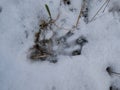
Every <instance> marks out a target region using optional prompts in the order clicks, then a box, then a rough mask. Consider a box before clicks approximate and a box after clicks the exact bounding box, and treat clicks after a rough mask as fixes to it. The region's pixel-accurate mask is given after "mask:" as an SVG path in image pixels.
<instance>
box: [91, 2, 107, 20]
mask: <svg viewBox="0 0 120 90" xmlns="http://www.w3.org/2000/svg"><path fill="white" fill-rule="evenodd" d="M108 1H109V0H106V1H105V2H104V3H103V5H102V6H101V7H100V9H99V10H98V11H97V12H96V14H95V15H94V16H93V17H92V19H91V20H90V22H91V21H93V20H94V18H95V17H96V16H97V14H98V13H99V12H100V10H101V9H102V8H103V7H104V6H105V4H106V3H107V2H108Z"/></svg>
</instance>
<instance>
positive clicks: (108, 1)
mask: <svg viewBox="0 0 120 90" xmlns="http://www.w3.org/2000/svg"><path fill="white" fill-rule="evenodd" d="M109 2H110V0H108V2H107V4H106V6H105V8H104V9H103V12H104V11H105V9H106V8H107V6H108V4H109Z"/></svg>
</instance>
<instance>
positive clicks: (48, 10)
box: [45, 4, 52, 19]
mask: <svg viewBox="0 0 120 90" xmlns="http://www.w3.org/2000/svg"><path fill="white" fill-rule="evenodd" d="M45 8H46V10H47V12H48V14H49V17H50V19H52V16H51V13H50V9H49V7H48V5H47V4H45Z"/></svg>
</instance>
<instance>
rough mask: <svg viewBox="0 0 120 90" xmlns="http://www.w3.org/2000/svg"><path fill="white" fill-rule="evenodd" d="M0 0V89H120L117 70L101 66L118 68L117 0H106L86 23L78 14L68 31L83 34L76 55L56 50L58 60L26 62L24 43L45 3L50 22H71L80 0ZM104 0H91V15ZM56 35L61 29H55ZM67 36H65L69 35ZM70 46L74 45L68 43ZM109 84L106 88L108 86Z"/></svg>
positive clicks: (119, 17) (29, 38)
mask: <svg viewBox="0 0 120 90" xmlns="http://www.w3.org/2000/svg"><path fill="white" fill-rule="evenodd" d="M61 1H62V0H0V90H120V78H119V75H118V74H113V75H109V74H108V72H107V71H106V68H107V67H111V68H112V69H113V70H114V72H117V73H119V72H120V1H119V0H113V1H112V0H110V2H109V4H108V6H107V8H106V9H105V11H104V12H102V10H103V9H102V10H101V12H99V13H98V15H97V16H96V17H95V19H94V20H93V21H91V22H89V23H88V24H86V23H85V22H84V20H83V18H81V19H80V21H79V25H78V29H76V30H75V31H74V35H73V36H72V37H70V39H69V40H70V41H74V40H75V39H76V38H77V37H79V36H84V37H86V39H87V40H88V43H87V44H86V45H85V46H84V47H83V49H82V54H81V55H78V56H69V55H58V62H57V63H55V64H53V63H49V62H47V61H45V62H40V61H36V62H30V60H29V58H28V57H27V56H28V52H29V49H30V48H31V47H32V46H33V44H34V34H35V32H37V31H38V30H39V23H40V19H42V18H45V19H47V18H48V17H49V16H48V13H47V11H46V9H45V4H47V5H48V6H49V8H50V11H51V14H52V17H53V18H56V17H57V15H58V13H59V12H60V17H59V19H58V21H56V23H57V24H58V25H62V27H65V28H72V26H73V25H74V24H75V23H76V21H77V18H78V15H79V12H80V8H81V1H82V0H71V5H63V4H62V5H61V6H60V3H61ZM104 2H105V0H91V1H90V3H89V10H90V11H89V19H91V18H92V17H93V16H94V15H95V13H96V12H97V11H98V9H99V8H100V7H101V6H102V5H103V3H104ZM56 30H58V32H59V35H60V36H61V35H64V34H65V33H66V30H64V29H61V30H60V29H56ZM69 40H68V41H69ZM71 48H74V46H72V47H71ZM110 86H112V89H110Z"/></svg>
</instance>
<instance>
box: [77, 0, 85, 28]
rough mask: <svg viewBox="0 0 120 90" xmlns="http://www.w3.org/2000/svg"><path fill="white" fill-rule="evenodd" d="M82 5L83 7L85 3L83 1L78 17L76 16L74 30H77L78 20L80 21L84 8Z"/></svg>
mask: <svg viewBox="0 0 120 90" xmlns="http://www.w3.org/2000/svg"><path fill="white" fill-rule="evenodd" d="M84 5H85V3H84V1H83V3H82V7H81V9H80V13H79V16H78V19H77V22H76V24H75V28H77V26H78V23H79V20H80V18H81V16H82V9H83V8H84Z"/></svg>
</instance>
